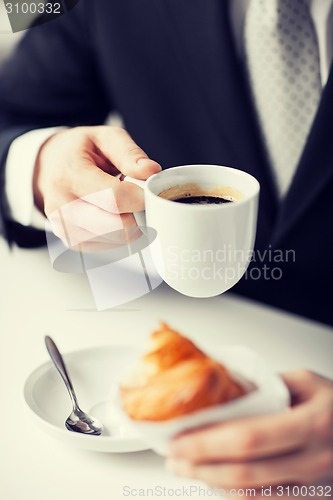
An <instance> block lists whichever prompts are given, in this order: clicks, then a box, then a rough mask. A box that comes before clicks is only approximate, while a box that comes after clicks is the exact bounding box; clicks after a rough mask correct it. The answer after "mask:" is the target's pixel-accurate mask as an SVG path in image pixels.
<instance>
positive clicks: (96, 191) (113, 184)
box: [70, 159, 144, 214]
mask: <svg viewBox="0 0 333 500" xmlns="http://www.w3.org/2000/svg"><path fill="white" fill-rule="evenodd" d="M77 162H78V164H79V165H80V174H79V175H77V171H78V170H79V169H76V170H75V171H73V173H72V179H71V180H70V189H71V194H72V196H73V197H75V198H80V199H82V200H84V201H87V202H88V203H90V204H92V205H95V206H97V207H99V208H101V209H103V210H106V211H107V212H111V213H113V214H119V213H132V212H139V211H141V210H143V209H144V195H143V190H142V189H141V188H140V187H138V186H136V185H134V184H131V183H129V182H121V181H120V180H119V179H118V178H116V177H113V176H111V175H109V174H107V173H105V172H103V170H101V169H99V168H98V167H96V166H95V165H93V164H92V163H91V162H89V161H87V160H84V159H81V160H80V159H78V160H77Z"/></svg>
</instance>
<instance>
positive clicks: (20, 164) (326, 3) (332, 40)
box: [5, 0, 333, 229]
mask: <svg viewBox="0 0 333 500" xmlns="http://www.w3.org/2000/svg"><path fill="white" fill-rule="evenodd" d="M267 1H268V2H269V1H270V0H267ZM307 1H308V2H309V8H310V13H311V17H312V20H313V23H314V27H315V31H316V34H317V39H318V45H319V57H320V73H321V75H320V76H321V81H322V85H323V87H324V86H325V84H326V82H327V79H328V75H329V70H330V64H331V61H332V54H333V0H307ZM249 3H250V0H230V2H229V4H230V19H231V26H232V31H233V34H234V37H235V44H236V49H237V52H238V55H239V57H240V58H241V60H243V61H244V44H243V26H244V20H245V15H246V11H247V8H248V5H249ZM57 130H59V129H57V128H51V129H42V130H34V131H32V132H28V133H27V134H25V135H23V136H21V137H19V138H17V139H15V141H13V143H12V145H11V147H10V149H9V153H8V157H7V162H6V169H5V194H6V197H7V205H8V211H9V213H8V216H9V217H10V218H11V219H12V220H15V221H17V222H19V223H21V224H23V225H24V226H33V227H35V228H38V229H44V227H45V217H44V216H43V215H42V214H41V213H40V212H39V211H38V210H37V208H36V207H35V206H34V198H33V188H32V179H33V172H34V167H35V162H36V158H37V155H38V152H39V149H40V147H41V145H42V144H43V143H44V142H45V141H46V140H47V139H48V138H49V137H50V136H51V135H52V134H54V133H55V132H56V131H57ZM277 175H278V174H277Z"/></svg>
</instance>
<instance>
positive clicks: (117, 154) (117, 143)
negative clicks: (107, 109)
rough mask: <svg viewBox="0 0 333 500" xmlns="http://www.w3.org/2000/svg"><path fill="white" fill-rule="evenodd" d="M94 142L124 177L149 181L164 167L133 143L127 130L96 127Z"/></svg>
mask: <svg viewBox="0 0 333 500" xmlns="http://www.w3.org/2000/svg"><path fill="white" fill-rule="evenodd" d="M93 134H94V137H93V139H94V142H95V144H96V145H97V147H98V148H99V149H100V150H101V151H102V152H103V154H104V155H105V156H106V157H107V158H108V159H109V160H110V161H111V163H112V164H113V165H114V166H115V167H116V168H117V169H118V170H119V172H121V173H122V174H124V175H129V176H131V177H134V178H136V179H143V180H145V179H147V178H148V177H150V176H151V175H153V174H155V173H157V172H159V171H160V170H161V169H162V167H161V165H160V164H159V163H157V162H156V161H154V160H152V159H150V158H149V157H148V156H147V154H146V153H145V152H144V151H143V150H142V149H141V148H140V147H139V146H138V145H137V144H136V143H135V142H134V141H133V139H132V138H131V136H130V135H129V134H128V132H126V130H124V129H122V128H119V127H95V129H94V132H93Z"/></svg>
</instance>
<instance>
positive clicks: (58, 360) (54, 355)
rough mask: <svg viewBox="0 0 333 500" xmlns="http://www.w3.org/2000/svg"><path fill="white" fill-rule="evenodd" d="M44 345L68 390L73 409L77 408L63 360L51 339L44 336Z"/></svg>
mask: <svg viewBox="0 0 333 500" xmlns="http://www.w3.org/2000/svg"><path fill="white" fill-rule="evenodd" d="M45 345H46V349H47V350H48V353H49V355H50V358H51V359H52V361H53V364H54V366H55V367H56V369H57V370H58V372H59V373H60V375H61V378H62V379H63V381H64V382H65V386H66V388H67V390H68V393H69V395H70V398H71V400H72V403H73V408H79V405H78V402H77V398H76V394H75V391H74V387H73V384H72V381H71V379H70V376H69V375H68V372H67V368H66V365H65V363H64V360H63V358H62V356H61V354H60V352H59V349H58V348H57V346H56V344H55V343H54V341H53V340H52V339H51V337H49V336H48V335H46V336H45Z"/></svg>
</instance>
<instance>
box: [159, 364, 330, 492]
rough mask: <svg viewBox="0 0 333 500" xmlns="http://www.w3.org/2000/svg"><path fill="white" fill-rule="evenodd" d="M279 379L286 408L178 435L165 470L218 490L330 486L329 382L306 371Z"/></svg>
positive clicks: (289, 374) (288, 374)
mask: <svg viewBox="0 0 333 500" xmlns="http://www.w3.org/2000/svg"><path fill="white" fill-rule="evenodd" d="M283 378H284V381H285V383H286V384H287V386H288V388H289V390H290V393H291V395H292V399H293V406H292V408H291V409H290V410H289V411H286V412H284V413H280V414H275V415H266V416H259V417H250V418H243V419H239V420H233V421H229V422H225V423H221V424H219V425H216V426H212V427H208V428H205V429H203V430H198V431H195V432H191V433H188V434H185V435H182V436H180V437H178V438H177V439H175V440H174V441H173V442H172V443H171V446H170V459H169V461H168V463H167V466H168V468H169V469H170V470H172V472H174V473H175V474H177V475H180V476H187V477H190V478H195V479H199V480H202V481H204V482H205V483H207V484H208V485H210V486H213V487H219V488H224V489H230V488H261V487H262V486H277V485H285V484H301V485H313V484H327V481H328V482H329V484H331V483H332V482H333V382H332V381H330V380H328V379H325V378H323V377H321V376H319V375H316V374H314V373H311V372H307V371H297V372H292V373H287V374H285V375H284V376H283ZM332 493H333V491H331V494H332Z"/></svg>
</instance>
